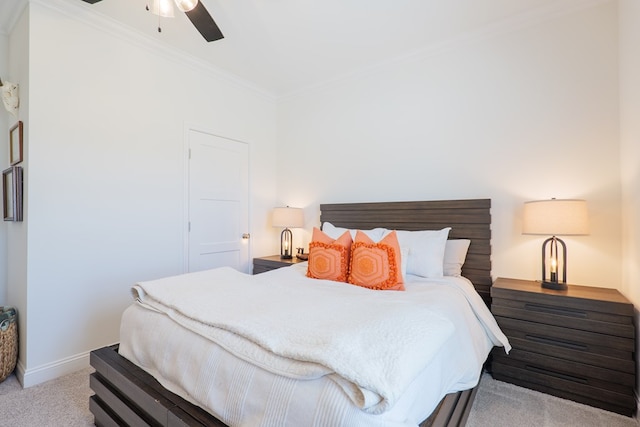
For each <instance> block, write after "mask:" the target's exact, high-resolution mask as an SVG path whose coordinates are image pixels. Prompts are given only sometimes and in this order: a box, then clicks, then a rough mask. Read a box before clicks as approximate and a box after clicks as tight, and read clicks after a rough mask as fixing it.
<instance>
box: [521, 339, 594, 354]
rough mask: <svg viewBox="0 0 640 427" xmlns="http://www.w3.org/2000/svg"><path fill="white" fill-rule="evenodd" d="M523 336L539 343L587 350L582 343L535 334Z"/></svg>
mask: <svg viewBox="0 0 640 427" xmlns="http://www.w3.org/2000/svg"><path fill="white" fill-rule="evenodd" d="M525 338H526V339H527V340H529V341H534V342H537V343H540V344H548V345H554V346H556V347H564V348H568V349H571V350H579V351H587V350H588V347H587V346H586V345H584V344H576V343H572V342H567V341H558V340H554V339H552V338H546V337H537V336H535V335H525Z"/></svg>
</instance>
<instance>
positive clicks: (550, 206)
mask: <svg viewBox="0 0 640 427" xmlns="http://www.w3.org/2000/svg"><path fill="white" fill-rule="evenodd" d="M522 234H543V235H547V236H580V235H586V234H589V220H588V214H587V202H586V201H584V200H569V199H551V200H539V201H533V202H526V203H525V204H524V218H523V227H522Z"/></svg>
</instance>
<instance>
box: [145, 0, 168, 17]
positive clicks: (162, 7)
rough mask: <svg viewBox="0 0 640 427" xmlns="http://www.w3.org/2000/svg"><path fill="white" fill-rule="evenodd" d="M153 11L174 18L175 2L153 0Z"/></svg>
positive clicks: (155, 13)
mask: <svg viewBox="0 0 640 427" xmlns="http://www.w3.org/2000/svg"><path fill="white" fill-rule="evenodd" d="M150 10H151V13H153V14H154V15H158V16H162V17H164V18H173V16H174V15H173V3H172V2H171V0H152V1H151V9H150Z"/></svg>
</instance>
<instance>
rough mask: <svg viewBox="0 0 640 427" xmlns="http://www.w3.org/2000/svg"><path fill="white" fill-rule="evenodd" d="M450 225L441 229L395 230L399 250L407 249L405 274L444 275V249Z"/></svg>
mask: <svg viewBox="0 0 640 427" xmlns="http://www.w3.org/2000/svg"><path fill="white" fill-rule="evenodd" d="M449 230H451V227H447V228H443V229H442V230H421V231H406V230H396V233H397V235H398V243H399V244H400V250H404V249H407V250H408V257H407V274H414V275H416V276H421V277H442V276H443V275H444V268H443V265H444V250H445V245H446V243H447V237H449Z"/></svg>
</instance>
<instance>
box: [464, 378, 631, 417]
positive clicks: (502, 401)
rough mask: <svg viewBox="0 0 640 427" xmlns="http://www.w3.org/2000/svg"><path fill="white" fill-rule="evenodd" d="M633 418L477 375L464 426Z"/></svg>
mask: <svg viewBox="0 0 640 427" xmlns="http://www.w3.org/2000/svg"><path fill="white" fill-rule="evenodd" d="M638 425H639V424H638V422H637V421H636V420H635V419H634V418H629V417H625V416H623V415H619V414H614V413H612V412H608V411H603V410H600V409H596V408H592V407H591V406H587V405H582V404H580V403H576V402H573V401H570V400H565V399H560V398H557V397H554V396H550V395H548V394H544V393H539V392H537V391H534V390H529V389H526V388H522V387H518V386H515V385H513V384H508V383H505V382H502V381H496V380H494V379H493V378H492V377H491V376H490V375H489V374H484V375H483V376H482V378H481V379H480V388H479V389H478V394H476V399H475V401H474V402H473V406H472V407H471V412H470V414H469V419H468V421H467V427H514V426H518V427H561V426H562V427H571V426H576V427H578V426H579V427H638Z"/></svg>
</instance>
